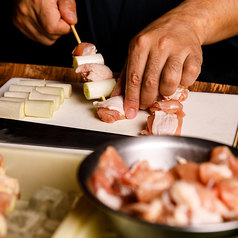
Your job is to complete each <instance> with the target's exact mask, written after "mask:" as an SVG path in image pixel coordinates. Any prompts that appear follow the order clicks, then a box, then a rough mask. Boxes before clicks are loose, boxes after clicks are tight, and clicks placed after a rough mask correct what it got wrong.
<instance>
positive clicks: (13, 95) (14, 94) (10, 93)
mask: <svg viewBox="0 0 238 238" xmlns="http://www.w3.org/2000/svg"><path fill="white" fill-rule="evenodd" d="M29 95H30V93H29V92H15V91H6V92H5V93H4V97H11V98H25V99H28V98H29Z"/></svg>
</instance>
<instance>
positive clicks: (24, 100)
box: [0, 97, 26, 102]
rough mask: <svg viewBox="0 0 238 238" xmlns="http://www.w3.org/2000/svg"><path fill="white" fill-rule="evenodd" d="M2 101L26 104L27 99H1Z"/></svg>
mask: <svg viewBox="0 0 238 238" xmlns="http://www.w3.org/2000/svg"><path fill="white" fill-rule="evenodd" d="M0 101H10V102H26V98H12V97H0Z"/></svg>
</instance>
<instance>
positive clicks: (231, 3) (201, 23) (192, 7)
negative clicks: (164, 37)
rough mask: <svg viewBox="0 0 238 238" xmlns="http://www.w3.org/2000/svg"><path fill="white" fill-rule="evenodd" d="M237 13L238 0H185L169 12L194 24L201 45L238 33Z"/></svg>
mask: <svg viewBox="0 0 238 238" xmlns="http://www.w3.org/2000/svg"><path fill="white" fill-rule="evenodd" d="M237 13H238V1H237V0H185V1H184V2H183V3H182V4H180V5H179V6H178V7H177V8H175V9H173V10H172V11H170V12H168V13H167V14H168V15H170V14H172V15H174V14H175V15H177V16H179V17H180V20H181V21H185V22H187V23H188V24H192V25H193V27H194V30H195V31H196V32H197V35H198V38H199V39H200V42H201V45H208V44H212V43H215V42H218V41H221V40H224V39H227V38H230V37H232V36H235V35H238V14H237ZM167 14H165V15H167Z"/></svg>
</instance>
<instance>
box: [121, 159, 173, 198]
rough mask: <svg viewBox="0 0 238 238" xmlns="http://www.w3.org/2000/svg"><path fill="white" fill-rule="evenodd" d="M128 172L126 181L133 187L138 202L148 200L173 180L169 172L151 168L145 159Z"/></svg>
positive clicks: (166, 187)
mask: <svg viewBox="0 0 238 238" xmlns="http://www.w3.org/2000/svg"><path fill="white" fill-rule="evenodd" d="M128 173H129V174H130V175H128ZM128 173H127V174H126V175H125V177H126V179H127V183H129V184H131V186H133V187H135V194H136V197H137V199H138V201H139V202H150V201H151V200H153V199H154V198H156V197H157V196H158V195H159V194H161V193H162V192H163V191H164V190H166V189H168V188H169V187H170V186H171V185H172V183H173V181H174V180H173V176H172V174H171V173H169V172H165V171H163V170H151V169H150V167H149V164H148V162H147V161H141V162H138V163H136V164H135V165H133V166H132V168H131V169H130V171H129V172H128Z"/></svg>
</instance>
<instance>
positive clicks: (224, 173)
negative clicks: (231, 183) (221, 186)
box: [199, 162, 232, 184]
mask: <svg viewBox="0 0 238 238" xmlns="http://www.w3.org/2000/svg"><path fill="white" fill-rule="evenodd" d="M199 177H200V180H201V181H202V182H203V183H204V184H209V183H217V182H219V181H221V180H223V179H226V178H231V177H232V171H231V170H230V169H229V167H228V166H227V165H223V164H213V163H211V162H204V163H202V164H201V165H200V166H199Z"/></svg>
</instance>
